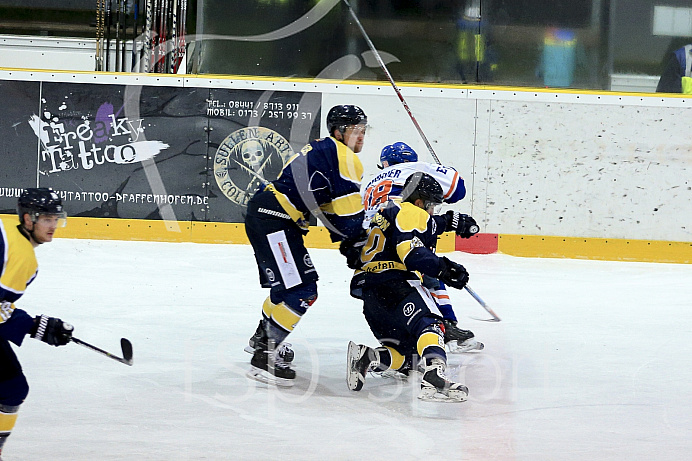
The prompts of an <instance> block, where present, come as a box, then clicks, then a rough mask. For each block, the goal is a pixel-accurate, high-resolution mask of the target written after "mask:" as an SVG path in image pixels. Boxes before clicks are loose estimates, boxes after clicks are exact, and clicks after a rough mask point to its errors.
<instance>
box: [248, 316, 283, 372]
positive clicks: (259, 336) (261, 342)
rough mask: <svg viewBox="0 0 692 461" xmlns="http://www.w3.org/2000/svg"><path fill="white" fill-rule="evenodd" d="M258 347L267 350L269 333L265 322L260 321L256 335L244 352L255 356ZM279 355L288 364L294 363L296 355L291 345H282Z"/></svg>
mask: <svg viewBox="0 0 692 461" xmlns="http://www.w3.org/2000/svg"><path fill="white" fill-rule="evenodd" d="M258 347H262V348H264V349H266V348H267V332H266V331H265V329H264V320H260V322H259V325H257V329H256V330H255V334H253V335H252V336H251V337H250V339H249V340H248V345H247V346H245V349H244V350H245V352H247V353H248V354H254V353H255V350H256V349H257V348H258ZM278 354H279V356H280V357H281V360H283V361H284V362H286V363H291V362H293V359H294V357H295V353H294V352H293V349H291V343H286V342H283V343H281V345H280V346H279V349H278Z"/></svg>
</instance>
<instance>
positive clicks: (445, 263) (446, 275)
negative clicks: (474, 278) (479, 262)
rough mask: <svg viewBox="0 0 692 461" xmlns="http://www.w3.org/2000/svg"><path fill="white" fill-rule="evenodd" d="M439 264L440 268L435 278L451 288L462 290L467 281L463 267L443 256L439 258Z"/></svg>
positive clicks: (466, 274)
mask: <svg viewBox="0 0 692 461" xmlns="http://www.w3.org/2000/svg"><path fill="white" fill-rule="evenodd" d="M440 262H441V264H440V266H441V268H440V273H439V275H438V276H437V278H438V279H440V280H441V281H442V282H444V283H445V284H446V285H448V286H450V287H452V288H456V289H458V290H461V289H463V288H464V287H465V286H466V284H467V283H468V281H469V273H468V272H466V269H464V266H462V265H461V264H459V263H455V262H454V261H452V260H450V259H449V258H447V257H445V256H443V257H442V258H440Z"/></svg>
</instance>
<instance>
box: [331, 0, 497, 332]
mask: <svg viewBox="0 0 692 461" xmlns="http://www.w3.org/2000/svg"><path fill="white" fill-rule="evenodd" d="M344 3H345V4H346V6H347V7H348V10H349V12H350V13H351V17H352V18H353V20H354V21H355V22H356V25H357V26H358V28H359V29H360V32H361V34H362V35H363V38H364V39H365V41H366V42H367V44H368V47H369V48H370V50H371V51H372V52H373V54H374V55H375V59H377V62H378V64H379V65H380V67H381V68H382V70H383V71H384V73H385V75H386V76H387V79H388V80H389V83H390V84H391V85H392V88H394V91H395V92H396V95H397V96H398V97H399V100H400V101H401V104H402V105H403V106H404V109H406V112H407V113H408V116H409V117H410V118H411V121H412V122H413V124H414V125H415V127H416V130H418V134H419V135H420V137H421V138H422V139H423V142H424V143H425V146H426V147H427V148H428V150H429V151H430V155H432V157H433V159H435V162H436V163H437V164H438V165H441V164H442V162H440V159H439V158H438V157H437V154H435V150H434V149H433V147H432V145H431V144H430V141H428V138H427V137H426V136H425V133H423V129H422V128H421V127H420V125H419V124H418V121H417V120H416V117H414V116H413V112H411V109H410V108H409V107H408V104H406V100H405V99H404V96H403V95H402V94H401V91H399V88H398V87H397V86H396V83H395V82H394V79H393V78H392V74H390V73H389V70H388V69H387V66H386V65H385V63H384V61H383V60H382V57H381V56H380V53H379V52H378V51H377V49H376V48H375V45H374V44H373V43H372V40H370V37H369V36H368V33H367V32H366V31H365V28H364V27H363V24H361V23H360V20H359V19H358V16H357V15H356V12H355V11H354V10H353V7H352V6H351V4H350V3H349V0H344ZM475 227H477V226H475ZM478 230H480V229H477V230H476V232H478ZM465 288H466V290H467V291H468V292H469V293H470V294H471V296H473V298H474V299H475V300H476V301H478V304H480V305H481V306H482V307H483V308H484V309H485V310H486V311H488V313H489V314H490V315H492V316H493V318H492V319H488V320H487V321H488V322H499V321H500V317H498V316H497V315H496V314H495V312H493V310H492V309H491V308H490V307H489V306H488V305H487V304H486V303H485V302H484V301H483V300H482V299H481V297H480V296H478V294H476V292H475V291H473V290H472V289H471V288H470V287H469V286H468V285H466V287H465ZM476 320H483V319H476Z"/></svg>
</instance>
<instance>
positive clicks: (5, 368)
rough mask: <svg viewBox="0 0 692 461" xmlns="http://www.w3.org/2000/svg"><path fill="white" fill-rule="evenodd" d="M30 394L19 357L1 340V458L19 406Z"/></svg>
mask: <svg viewBox="0 0 692 461" xmlns="http://www.w3.org/2000/svg"><path fill="white" fill-rule="evenodd" d="M28 394H29V385H28V384H27V382H26V378H25V377H24V374H23V373H22V368H21V366H20V365H19V361H18V360H17V356H16V355H15V353H14V351H13V350H12V348H11V346H10V345H9V343H8V342H7V341H6V340H4V339H0V456H2V449H3V446H4V445H5V441H6V440H7V438H8V437H9V436H10V434H11V433H12V429H13V428H14V424H15V422H16V421H17V412H18V411H19V406H20V405H21V404H22V402H23V401H24V399H25V398H26V396H27V395H28Z"/></svg>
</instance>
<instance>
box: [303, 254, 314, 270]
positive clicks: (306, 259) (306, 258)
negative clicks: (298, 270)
mask: <svg viewBox="0 0 692 461" xmlns="http://www.w3.org/2000/svg"><path fill="white" fill-rule="evenodd" d="M303 263H304V264H305V265H306V266H308V267H312V259H310V255H305V256H303Z"/></svg>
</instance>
